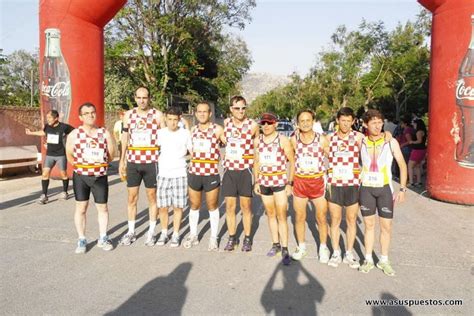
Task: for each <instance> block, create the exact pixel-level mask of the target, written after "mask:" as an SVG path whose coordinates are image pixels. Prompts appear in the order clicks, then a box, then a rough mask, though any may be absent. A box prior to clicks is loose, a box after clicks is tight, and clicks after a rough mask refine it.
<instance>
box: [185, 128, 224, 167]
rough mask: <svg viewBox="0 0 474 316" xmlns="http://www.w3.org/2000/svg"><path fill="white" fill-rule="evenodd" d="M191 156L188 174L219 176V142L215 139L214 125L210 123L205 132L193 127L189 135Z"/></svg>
mask: <svg viewBox="0 0 474 316" xmlns="http://www.w3.org/2000/svg"><path fill="white" fill-rule="evenodd" d="M191 140H192V143H193V154H192V157H191V164H190V165H189V172H190V173H192V174H195V175H199V176H210V175H217V174H219V169H218V166H219V157H220V150H219V140H218V139H217V137H216V125H215V124H213V123H211V124H210V125H209V127H208V129H207V130H206V131H204V132H203V131H201V130H200V129H199V126H194V128H193V130H192V133H191Z"/></svg>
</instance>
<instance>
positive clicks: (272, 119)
mask: <svg viewBox="0 0 474 316" xmlns="http://www.w3.org/2000/svg"><path fill="white" fill-rule="evenodd" d="M263 122H269V123H272V124H273V123H276V122H277V117H276V115H275V114H273V113H263V114H262V116H261V117H260V124H262V123H263Z"/></svg>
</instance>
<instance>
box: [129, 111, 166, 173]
mask: <svg viewBox="0 0 474 316" xmlns="http://www.w3.org/2000/svg"><path fill="white" fill-rule="evenodd" d="M128 122H129V123H128V133H129V135H130V137H129V146H128V148H127V161H128V162H133V163H139V164H143V163H153V162H157V161H158V155H159V147H158V145H157V135H158V130H159V129H160V121H159V120H158V115H157V111H156V109H150V110H148V113H147V115H146V116H145V117H143V116H140V115H139V114H138V111H137V109H136V108H135V109H133V110H132V112H131V113H130V117H129V119H128ZM140 130H151V144H150V146H149V147H148V146H147V147H138V146H134V144H133V137H132V136H133V133H136V132H138V131H140Z"/></svg>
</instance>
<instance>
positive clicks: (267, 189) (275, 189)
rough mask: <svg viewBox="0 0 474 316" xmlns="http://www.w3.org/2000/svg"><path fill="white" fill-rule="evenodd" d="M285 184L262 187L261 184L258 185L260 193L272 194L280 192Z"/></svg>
mask: <svg viewBox="0 0 474 316" xmlns="http://www.w3.org/2000/svg"><path fill="white" fill-rule="evenodd" d="M285 188H286V186H285V185H282V186H279V187H264V186H263V185H261V186H260V194H262V195H273V193H276V192H280V191H283V190H285Z"/></svg>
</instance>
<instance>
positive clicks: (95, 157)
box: [84, 148, 105, 163]
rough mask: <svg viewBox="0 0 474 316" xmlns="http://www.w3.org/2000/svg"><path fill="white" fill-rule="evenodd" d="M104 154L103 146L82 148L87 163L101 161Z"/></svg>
mask: <svg viewBox="0 0 474 316" xmlns="http://www.w3.org/2000/svg"><path fill="white" fill-rule="evenodd" d="M104 154H105V149H104V148H86V149H84V160H85V161H87V162H88V163H103V162H104Z"/></svg>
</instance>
